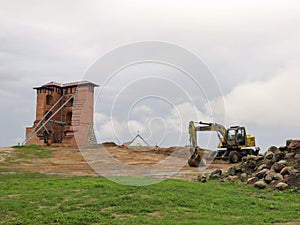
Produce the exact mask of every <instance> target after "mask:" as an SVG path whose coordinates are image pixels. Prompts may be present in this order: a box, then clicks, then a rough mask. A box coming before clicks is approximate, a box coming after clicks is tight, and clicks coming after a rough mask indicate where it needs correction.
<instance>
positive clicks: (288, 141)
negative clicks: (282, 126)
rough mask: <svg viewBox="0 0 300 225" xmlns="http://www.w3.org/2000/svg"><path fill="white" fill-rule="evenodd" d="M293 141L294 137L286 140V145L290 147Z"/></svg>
mask: <svg viewBox="0 0 300 225" xmlns="http://www.w3.org/2000/svg"><path fill="white" fill-rule="evenodd" d="M292 141H293V139H288V140H286V141H285V145H286V146H287V147H288V146H289V145H290V144H291V142H292Z"/></svg>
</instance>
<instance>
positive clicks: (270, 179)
mask: <svg viewBox="0 0 300 225" xmlns="http://www.w3.org/2000/svg"><path fill="white" fill-rule="evenodd" d="M272 180H273V174H272V173H268V174H267V175H266V176H265V178H264V181H265V182H266V183H267V184H269V183H271V181H272Z"/></svg>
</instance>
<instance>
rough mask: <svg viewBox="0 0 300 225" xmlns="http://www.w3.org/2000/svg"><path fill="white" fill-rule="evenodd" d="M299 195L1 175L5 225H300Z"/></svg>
mask: <svg viewBox="0 0 300 225" xmlns="http://www.w3.org/2000/svg"><path fill="white" fill-rule="evenodd" d="M299 197H300V195H299V191H297V190H293V191H284V192H278V191H271V190H257V189H254V188H253V187H248V186H245V185H244V184H242V183H222V182H220V181H209V182H207V183H199V182H196V181H195V182H188V181H178V180H166V181H163V182H159V183H157V184H154V185H150V186H142V187H135V186H124V185H120V184H117V183H113V182H111V181H109V180H106V179H104V178H95V177H94V178H93V177H67V178H66V177H65V178H63V177H58V176H47V175H44V174H39V173H16V174H2V175H0V224H273V223H284V222H288V221H300V202H299Z"/></svg>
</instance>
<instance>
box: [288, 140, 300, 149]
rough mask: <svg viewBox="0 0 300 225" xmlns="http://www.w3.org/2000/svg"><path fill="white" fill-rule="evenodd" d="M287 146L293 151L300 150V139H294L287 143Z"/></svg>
mask: <svg viewBox="0 0 300 225" xmlns="http://www.w3.org/2000/svg"><path fill="white" fill-rule="evenodd" d="M287 148H288V149H289V150H291V151H294V150H300V140H292V141H291V142H290V143H289V145H287Z"/></svg>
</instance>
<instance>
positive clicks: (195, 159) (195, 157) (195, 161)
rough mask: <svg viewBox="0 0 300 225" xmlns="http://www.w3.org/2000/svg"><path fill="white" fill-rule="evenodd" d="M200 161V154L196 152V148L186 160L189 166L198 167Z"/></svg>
mask: <svg viewBox="0 0 300 225" xmlns="http://www.w3.org/2000/svg"><path fill="white" fill-rule="evenodd" d="M200 162H201V155H200V153H199V152H198V149H197V148H195V150H194V152H193V154H192V155H191V157H190V159H189V160H188V164H189V166H190V167H199V165H200Z"/></svg>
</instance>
